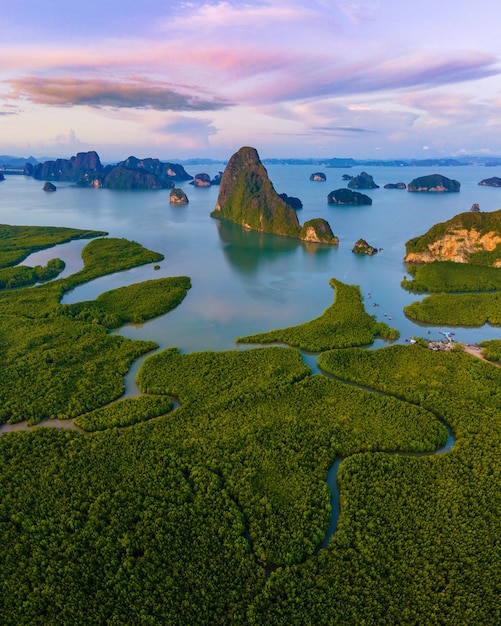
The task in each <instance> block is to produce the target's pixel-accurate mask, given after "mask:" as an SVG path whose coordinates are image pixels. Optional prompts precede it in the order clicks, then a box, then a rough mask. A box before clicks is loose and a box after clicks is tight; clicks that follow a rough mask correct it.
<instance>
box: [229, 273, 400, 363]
mask: <svg viewBox="0 0 501 626" xmlns="http://www.w3.org/2000/svg"><path fill="white" fill-rule="evenodd" d="M330 285H331V287H332V288H333V289H334V290H335V296H334V302H333V304H331V305H330V306H329V307H328V308H327V309H326V310H325V311H324V312H323V314H322V315H321V316H320V317H317V318H316V319H314V320H311V321H310V322H306V323H304V324H299V325H298V326H290V327H288V328H282V329H278V330H271V331H269V332H265V333H258V334H255V335H248V336H247V337H239V338H238V339H237V342H239V343H261V344H265V343H285V344H287V345H290V346H296V347H298V348H301V349H303V350H309V351H311V352H320V351H322V350H330V349H333V348H347V347H353V346H363V345H369V344H371V343H373V341H374V339H375V338H376V337H377V336H379V337H381V338H382V339H398V337H399V332H398V330H397V329H396V328H390V327H389V326H388V325H387V324H385V323H384V322H377V321H376V318H375V316H373V315H369V314H368V313H366V311H365V308H364V304H363V301H362V296H361V294H360V289H359V287H357V286H356V285H346V284H345V283H342V282H341V281H339V280H336V279H335V278H332V279H331V281H330Z"/></svg>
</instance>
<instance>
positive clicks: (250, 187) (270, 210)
mask: <svg viewBox="0 0 501 626" xmlns="http://www.w3.org/2000/svg"><path fill="white" fill-rule="evenodd" d="M211 215H212V217H217V218H221V219H228V220H231V221H232V222H235V223H237V224H240V225H241V226H243V227H244V228H247V229H249V230H258V231H261V232H264V233H273V234H275V235H283V236H286V237H295V238H297V239H301V240H303V241H308V242H314V243H327V244H334V245H337V244H338V238H337V237H335V236H334V234H333V233H332V230H331V227H330V226H329V224H328V222H326V221H325V220H324V219H322V218H316V219H313V220H309V221H308V222H305V223H304V224H303V226H301V225H300V224H299V220H298V218H297V215H296V211H295V210H294V209H293V208H292V207H291V206H290V205H289V204H288V203H287V202H285V201H284V200H283V199H282V198H281V197H280V196H279V195H278V193H277V192H276V191H275V189H274V187H273V184H272V182H271V181H270V179H269V178H268V173H267V171H266V168H265V167H264V165H263V164H262V163H261V160H260V158H259V155H258V153H257V150H255V148H249V147H244V148H240V150H239V151H238V152H236V153H235V154H234V155H233V156H232V157H231V158H230V160H229V161H228V164H227V166H226V168H225V170H224V172H223V175H222V177H221V184H220V188H219V195H218V199H217V204H216V207H215V209H214V211H213V212H212V213H211Z"/></svg>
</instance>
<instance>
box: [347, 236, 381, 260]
mask: <svg viewBox="0 0 501 626" xmlns="http://www.w3.org/2000/svg"><path fill="white" fill-rule="evenodd" d="M351 251H352V252H356V253H357V254H369V255H371V256H372V255H373V254H376V253H377V248H374V246H371V245H370V244H368V243H367V241H365V239H359V240H358V241H357V242H355V245H354V246H353V248H352V250H351Z"/></svg>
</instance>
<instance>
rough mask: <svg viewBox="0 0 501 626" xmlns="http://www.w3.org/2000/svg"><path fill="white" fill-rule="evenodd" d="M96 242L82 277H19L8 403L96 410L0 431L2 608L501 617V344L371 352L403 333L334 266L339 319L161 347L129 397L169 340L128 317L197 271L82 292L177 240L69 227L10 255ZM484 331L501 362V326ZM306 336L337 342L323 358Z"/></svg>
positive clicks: (21, 244) (390, 620) (275, 619)
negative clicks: (150, 246) (156, 338)
mask: <svg viewBox="0 0 501 626" xmlns="http://www.w3.org/2000/svg"><path fill="white" fill-rule="evenodd" d="M81 237H85V238H88V239H89V243H88V244H87V245H86V247H85V248H84V250H83V253H82V257H83V261H84V267H83V269H82V270H80V271H79V272H76V273H74V274H73V275H71V276H69V277H65V278H58V277H57V276H56V277H54V278H52V279H51V280H47V281H46V282H41V280H40V279H38V280H37V281H36V284H33V286H27V285H28V283H30V284H31V283H32V281H31V280H30V281H26V282H24V278H23V279H21V280H20V281H19V280H18V281H17V282H14V283H12V284H11V285H10V287H11V288H9V285H4V286H3V288H2V290H1V291H0V329H1V331H0V332H1V337H2V342H1V352H2V362H1V366H0V375H1V385H0V397H1V400H2V402H1V403H0V421H1V422H7V423H15V422H17V421H19V420H26V419H27V420H28V421H30V423H32V424H36V423H39V422H40V421H41V420H44V419H46V418H58V419H60V420H68V419H74V423H75V424H76V425H78V426H79V427H80V430H56V429H51V428H35V429H33V430H31V431H24V432H9V433H7V434H5V435H3V436H1V437H0V539H1V541H0V580H1V583H2V590H3V593H2V594H1V595H0V615H1V616H2V623H3V624H6V625H9V624H16V625H18V624H44V625H45V624H60V623H63V624H64V623H68V624H96V625H97V624H178V625H180V626H181V625H183V626H184V625H186V624H197V625H198V624H207V625H209V624H210V625H213V624H238V625H241V624H261V625H267V626H268V625H274V624H277V625H278V624H326V625H331V624H343V625H344V624H364V623H365V624H396V623H401V624H496V623H499V622H500V621H501V606H500V603H499V592H500V585H501V543H500V541H499V524H500V511H501V474H500V472H499V449H500V443H501V442H500V437H501V369H500V368H498V367H496V364H495V363H489V362H485V361H482V360H480V359H477V358H474V357H472V356H470V355H468V354H466V353H464V352H450V353H445V352H439V353H436V352H434V351H432V350H429V349H427V348H426V347H425V346H423V345H421V342H416V343H415V344H413V345H388V346H386V347H384V348H381V349H377V350H366V349H364V347H366V346H367V345H368V344H369V345H370V344H371V343H372V342H373V341H374V339H375V337H376V336H382V337H385V338H388V339H392V338H395V337H396V336H397V333H396V331H395V330H394V329H391V328H390V327H388V326H387V325H386V324H381V323H378V322H376V320H375V319H374V318H373V317H372V316H370V315H368V314H367V312H366V311H365V308H364V304H363V300H362V298H361V296H360V290H359V289H358V287H357V286H354V285H347V284H344V283H342V282H340V281H339V280H337V279H335V278H333V279H332V280H331V287H332V288H333V289H334V301H333V303H332V305H331V306H330V307H328V309H326V311H324V313H323V314H321V315H319V317H317V318H315V319H314V320H311V321H310V322H307V323H305V324H301V325H299V326H295V327H290V328H285V329H281V330H277V331H273V332H270V333H264V334H260V335H252V336H249V337H241V338H239V339H238V341H239V342H241V343H243V342H249V343H253V344H256V343H258V344H265V343H282V344H287V345H284V346H276V345H274V346H269V347H257V348H253V349H248V350H230V351H223V352H210V351H207V352H198V353H191V354H181V353H180V352H179V350H178V349H177V348H176V347H175V346H172V347H170V348H168V349H166V350H163V351H161V352H157V353H154V354H151V355H150V356H149V357H147V358H146V359H145V360H144V362H143V364H142V366H141V368H140V371H139V374H138V377H137V382H138V385H139V388H140V390H141V392H142V393H141V394H140V395H139V396H137V397H135V398H127V399H123V398H121V396H122V394H123V390H124V387H123V375H124V374H125V373H126V372H127V371H128V369H129V367H130V365H131V363H132V361H133V360H134V359H136V358H138V357H139V356H140V355H145V354H147V353H148V352H150V351H152V350H153V349H154V348H155V347H156V345H155V344H154V343H153V342H146V341H132V340H129V339H126V338H123V337H120V336H118V335H116V334H112V333H110V330H111V329H116V328H118V327H120V326H121V325H123V324H124V323H127V322H129V321H135V322H138V321H142V320H147V319H151V318H152V317H155V316H157V315H160V314H164V313H167V312H168V311H170V310H172V309H173V308H174V307H176V306H183V304H182V302H183V299H184V297H185V295H186V293H187V291H188V290H189V289H190V287H191V284H190V279H189V277H186V276H180V277H172V278H163V279H159V280H152V281H145V282H142V283H139V284H135V285H130V286H128V287H123V288H120V289H115V290H113V291H108V292H106V293H104V294H102V295H100V296H99V297H98V298H96V299H95V300H92V301H87V302H80V303H77V304H68V305H64V304H61V298H62V296H63V295H64V293H66V292H67V291H69V290H71V289H72V288H74V287H75V286H77V285H79V284H83V283H84V282H87V281H89V280H91V279H93V278H95V277H97V276H101V275H104V274H106V273H110V272H115V271H119V270H122V269H126V268H130V267H134V266H138V265H142V264H153V263H158V262H160V261H161V259H162V257H161V255H159V254H157V253H155V252H153V251H149V250H147V249H145V248H144V247H143V246H141V244H140V243H137V242H132V241H128V240H124V239H116V238H109V237H108V236H106V233H102V232H97V231H78V230H73V229H68V230H67V229H59V228H52V229H49V228H46V227H12V226H6V225H5V226H2V227H1V231H0V266H1V267H3V268H7V269H10V268H13V267H14V264H15V263H17V262H19V260H21V259H24V258H26V256H27V254H28V253H29V252H30V251H31V250H35V249H42V248H46V247H50V246H53V245H55V244H56V243H60V242H62V241H65V240H68V238H81ZM414 247H416V246H414ZM48 265H49V264H48ZM52 265H53V264H51V266H52ZM434 266H435V264H434V263H431V264H429V265H427V266H424V265H423V266H419V267H423V268H424V267H434ZM435 267H436V266H435ZM462 267H465V268H466V267H472V266H471V264H462ZM479 267H481V268H482V269H485V267H484V266H479ZM490 269H492V268H490ZM494 269H496V268H494ZM42 270H43V268H42ZM42 270H38V269H37V270H36V272H35V273H36V274H37V276H38V275H39V274H42V279H43V274H44V272H43V271H42ZM498 271H499V270H498ZM435 276H439V275H438V274H436V275H435ZM418 278H419V276H418V272H417V271H416V273H415V280H417V279H418ZM420 280H421V279H420ZM427 280H428V283H427V282H426V281H427ZM435 280H439V278H435ZM430 281H431V279H428V278H426V276H425V278H423V279H422V280H421V282H420V285H421V287H420V288H419V290H421V288H425V287H426V285H427V284H431V283H430ZM328 288H329V286H328V285H326V289H328ZM454 297H461V296H456V295H455V296H454ZM319 313H320V312H319ZM292 346H297V347H292ZM483 347H484V348H485V350H484V354H485V356H486V357H487V358H491V359H493V360H495V361H497V360H499V359H500V356H501V342H499V341H491V342H486V344H485V346H483ZM298 348H302V349H306V350H313V351H316V352H320V356H319V359H318V364H319V367H320V368H321V371H322V372H323V373H324V375H322V374H313V373H312V372H311V370H310V369H309V368H308V367H307V365H306V364H305V363H304V361H303V359H302V357H301V353H300V352H299V350H298ZM27 381H29V384H27ZM451 432H452V433H453V437H454V439H453V442H454V445H453V446H452V448H451V449H450V450H448V451H447V452H446V453H444V454H438V452H440V451H441V449H442V446H444V444H445V443H446V441H447V440H448V439H449V440H450V439H451V434H450V433H451ZM340 459H342V460H341V463H340V465H339V470H338V473H337V485H338V489H339V504H340V510H339V518H338V520H337V523H336V525H335V529H334V531H335V532H333V534H332V535H328V533H329V526H330V523H331V522H332V518H333V514H334V513H337V511H333V507H337V505H336V504H333V502H332V493H331V490H330V488H329V486H328V484H327V477H328V475H329V473H330V472H331V471H332V468H333V466H334V464H335V462H336V461H339V460H340ZM326 538H327V541H326Z"/></svg>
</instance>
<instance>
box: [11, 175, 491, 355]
mask: <svg viewBox="0 0 501 626" xmlns="http://www.w3.org/2000/svg"><path fill="white" fill-rule="evenodd" d="M222 169H223V166H221V165H205V166H196V167H188V166H187V167H186V170H187V171H188V173H190V174H192V175H195V174H197V173H200V172H206V173H208V174H209V175H210V176H211V177H212V176H214V175H215V174H216V173H217V172H218V171H220V170H222ZM266 169H267V170H268V174H269V177H270V179H271V181H272V182H273V185H274V187H275V189H276V191H277V192H278V193H283V192H285V193H287V194H288V195H289V196H295V197H298V198H300V199H301V200H302V202H303V205H304V206H303V209H301V210H298V217H299V221H300V223H303V222H304V221H306V220H309V219H312V218H314V217H322V218H325V219H326V220H327V221H328V222H329V223H330V225H331V227H332V230H333V232H334V234H335V235H337V236H338V237H339V246H324V245H315V244H306V243H303V242H300V241H298V240H294V239H290V238H286V237H279V236H274V235H265V234H261V233H256V232H248V231H245V230H243V229H242V228H241V227H240V226H238V225H236V224H232V223H230V222H228V221H223V220H217V219H214V218H211V217H210V213H211V211H212V210H213V209H214V207H215V204H216V201H217V195H218V191H219V188H218V187H216V186H214V187H209V188H195V187H194V186H192V185H190V184H189V183H188V182H185V183H181V184H179V185H178V186H179V187H181V188H183V189H184V191H185V192H186V194H187V195H188V198H189V204H188V205H186V206H171V205H170V203H169V193H170V192H169V190H161V191H111V190H106V189H85V188H79V187H76V186H75V185H73V184H70V183H56V185H57V191H56V192H55V193H47V192H44V191H42V187H43V182H41V181H37V180H33V179H32V178H27V177H24V176H6V179H5V181H3V182H1V183H0V221H1V222H2V223H4V224H15V225H46V226H67V227H73V228H85V229H96V230H104V231H106V232H108V233H109V236H112V237H125V238H127V239H132V240H134V241H138V242H139V243H141V244H142V245H144V246H145V247H147V248H150V249H152V250H155V251H157V252H160V253H162V254H163V255H164V256H165V259H164V261H162V262H161V263H160V269H159V270H154V268H153V265H148V266H145V267H140V268H135V269H132V270H129V271H126V272H120V273H116V274H113V275H111V276H106V277H102V278H99V279H97V280H94V281H92V282H90V283H88V284H86V285H83V286H81V287H78V288H77V289H75V290H74V291H73V292H71V293H69V294H67V295H66V296H65V299H64V302H67V303H69V302H77V301H82V300H90V299H93V298H95V297H96V296H97V295H99V293H102V292H103V291H107V290H109V289H114V288H116V287H119V286H123V285H127V284H131V283H135V282H140V281H142V280H148V279H154V278H160V277H164V276H179V275H186V276H189V277H190V278H191V280H192V288H191V290H190V291H189V293H188V296H187V297H186V299H185V300H184V301H183V303H182V304H181V305H180V306H179V307H178V308H177V309H176V310H174V311H172V312H170V313H168V314H166V315H164V316H161V317H159V318H157V319H155V320H151V321H149V322H147V323H145V324H141V325H132V324H131V325H127V326H125V327H123V328H122V329H120V331H119V332H120V334H122V335H124V336H126V337H129V338H131V339H148V340H153V341H156V342H157V343H158V344H159V345H160V347H161V348H165V347H169V346H177V347H178V348H179V349H180V350H181V351H182V352H192V351H199V350H225V349H234V348H237V345H236V343H235V338H236V337H237V336H243V335H247V334H251V333H255V332H261V331H266V330H271V329H273V328H281V327H284V326H290V325H293V324H299V323H301V322H305V321H308V320H310V319H312V318H314V317H316V316H318V315H320V314H321V313H322V311H323V310H324V309H325V308H326V307H327V306H329V305H330V304H331V303H332V300H333V295H334V293H333V291H332V289H331V288H330V286H329V280H330V278H332V277H335V278H337V279H339V280H341V281H343V282H346V283H349V284H357V285H359V286H360V288H361V291H362V294H363V296H364V298H365V305H366V309H367V311H368V313H370V314H371V315H372V314H373V315H375V316H376V317H377V319H378V320H382V321H386V322H387V323H388V324H390V325H392V326H395V327H397V328H398V329H399V330H400V333H401V338H400V339H399V341H400V342H403V341H405V340H406V339H408V338H409V337H413V336H422V337H431V338H433V339H440V338H441V337H442V335H440V334H439V333H440V331H447V330H451V329H450V328H442V327H434V326H428V325H419V324H416V323H414V322H412V321H410V320H408V319H407V318H406V317H405V315H404V313H403V307H404V306H405V305H406V304H408V303H410V302H412V301H415V300H417V299H420V296H416V295H413V294H409V293H407V292H406V291H404V290H403V289H402V288H401V287H400V282H401V280H402V278H403V277H404V276H405V275H407V271H406V266H405V264H404V262H403V258H404V256H405V242H406V241H407V240H409V239H411V238H412V237H415V236H417V235H420V234H422V233H424V232H426V231H427V230H428V229H429V228H430V227H431V226H432V225H433V224H435V223H437V222H442V221H445V220H447V219H449V218H451V217H452V216H454V215H456V214H457V213H461V212H464V211H468V210H469V209H470V207H471V205H472V204H473V203H478V204H479V205H480V209H481V210H482V211H494V210H497V209H498V208H500V207H501V189H497V188H493V187H484V186H479V185H478V183H479V181H480V180H482V179H483V178H488V177H491V176H494V175H499V174H500V172H494V171H493V168H486V167H481V166H462V167H443V168H439V167H431V168H424V167H381V166H378V167H369V166H367V167H363V168H362V167H356V168H355V167H354V168H351V169H328V168H325V169H322V168H321V167H318V166H310V165H278V164H277V165H268V166H267V167H266ZM362 170H365V171H366V172H367V173H369V174H371V175H372V176H373V177H374V180H375V182H376V183H377V184H378V185H380V188H379V189H375V190H370V191H364V193H366V194H367V195H369V196H370V197H371V198H372V200H373V203H372V205H371V206H333V205H329V204H327V195H328V193H329V192H330V191H332V190H334V189H339V188H340V187H345V186H346V184H347V183H346V182H345V181H343V180H342V175H343V174H345V173H348V174H350V175H352V176H354V175H357V174H359V173H360V172H361V171H362ZM314 171H323V172H324V173H325V174H326V176H327V181H326V182H313V181H310V180H309V178H310V175H311V174H312V173H313V172H314ZM432 173H439V174H443V175H444V176H447V177H448V178H452V179H456V180H459V181H460V183H461V191H460V192H459V193H445V194H432V193H409V192H407V191H405V190H389V189H384V188H383V186H384V185H385V184H386V183H397V182H404V183H406V184H408V183H409V182H410V181H411V180H412V179H413V178H415V177H417V176H423V175H426V174H432ZM359 238H364V239H366V240H367V241H368V243H369V244H371V245H372V246H375V247H376V248H380V249H381V250H380V252H379V253H378V254H376V255H374V256H372V257H371V256H365V255H357V254H354V253H352V251H351V250H352V247H353V245H354V243H355V241H357V240H358V239H359ZM86 243H87V241H75V242H72V243H69V244H65V245H61V246H57V247H56V248H52V249H49V250H45V251H42V252H39V253H36V254H34V255H31V256H30V257H29V258H27V259H26V260H25V261H24V263H25V264H28V265H35V264H45V263H46V262H47V260H49V259H51V258H54V257H56V256H57V257H60V258H62V259H63V260H64V261H65V262H66V269H65V271H64V274H63V275H68V274H71V273H73V272H75V271H77V270H78V269H80V268H81V267H82V261H81V256H80V255H81V250H82V248H83V247H84V245H86ZM374 304H377V305H379V306H377V307H376V306H373V305H374ZM385 314H386V315H385ZM389 318H391V320H389ZM455 332H456V339H457V340H458V341H462V342H465V343H474V342H478V341H482V340H484V339H499V338H501V329H500V328H497V327H492V326H489V325H485V326H483V327H481V328H457V329H455ZM381 345H384V343H383V342H381V341H377V342H376V344H375V347H380V346H381Z"/></svg>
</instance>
